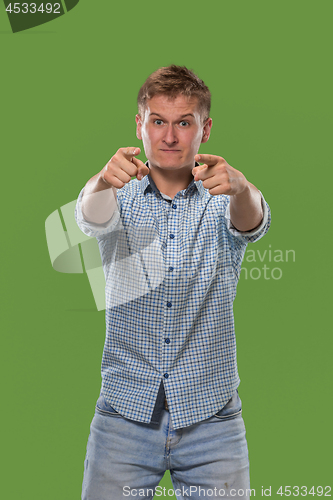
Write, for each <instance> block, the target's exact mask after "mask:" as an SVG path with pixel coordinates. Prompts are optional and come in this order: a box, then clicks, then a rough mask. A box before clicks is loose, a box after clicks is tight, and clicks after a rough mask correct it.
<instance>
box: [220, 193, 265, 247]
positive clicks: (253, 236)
mask: <svg viewBox="0 0 333 500" xmlns="http://www.w3.org/2000/svg"><path fill="white" fill-rule="evenodd" d="M259 193H260V196H261V206H262V210H263V217H262V221H261V223H260V224H259V226H257V227H256V228H254V229H252V230H251V231H239V230H238V229H236V228H235V226H234V225H233V224H232V222H231V220H230V203H229V204H228V206H227V209H226V213H225V217H226V220H227V228H228V230H229V232H230V233H231V234H232V235H233V236H236V237H239V238H242V239H245V240H248V241H255V240H257V239H259V238H261V236H263V235H264V234H265V233H266V232H267V231H268V228H269V221H270V211H269V207H268V205H267V203H266V201H265V198H264V197H263V195H262V193H261V192H260V191H259Z"/></svg>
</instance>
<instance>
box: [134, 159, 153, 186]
mask: <svg viewBox="0 0 333 500" xmlns="http://www.w3.org/2000/svg"><path fill="white" fill-rule="evenodd" d="M132 162H133V163H134V165H135V166H136V167H137V169H138V171H137V173H136V178H137V179H138V180H139V181H141V179H143V178H144V177H145V176H146V175H147V174H149V168H148V167H147V165H145V164H144V163H143V162H142V161H141V160H139V158H134V157H133V158H132Z"/></svg>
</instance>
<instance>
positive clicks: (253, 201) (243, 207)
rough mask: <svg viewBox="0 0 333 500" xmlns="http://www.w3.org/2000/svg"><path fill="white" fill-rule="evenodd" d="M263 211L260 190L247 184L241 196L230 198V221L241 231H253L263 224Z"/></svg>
mask: <svg viewBox="0 0 333 500" xmlns="http://www.w3.org/2000/svg"><path fill="white" fill-rule="evenodd" d="M262 218H263V210H262V206H261V195H260V192H259V191H258V189H257V188H256V187H255V186H254V185H253V184H251V183H250V182H248V183H247V187H246V188H245V189H244V191H242V192H241V193H240V194H236V195H232V196H230V220H231V222H232V224H233V226H235V228H236V229H238V230H239V231H251V230H252V229H255V228H256V227H257V226H259V224H260V223H261V221H262Z"/></svg>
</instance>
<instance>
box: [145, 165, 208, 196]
mask: <svg viewBox="0 0 333 500" xmlns="http://www.w3.org/2000/svg"><path fill="white" fill-rule="evenodd" d="M146 165H147V167H148V168H149V165H148V161H146ZM198 165H199V163H197V162H195V166H196V167H197V166H198ZM139 182H140V188H141V192H142V194H143V195H145V194H146V193H149V192H154V193H156V194H160V191H159V189H158V188H157V186H156V184H155V182H154V181H153V179H152V178H151V176H150V175H149V174H148V175H146V176H145V177H144V178H143V179H142V180H141V181H139ZM195 189H197V191H198V193H199V195H200V196H201V197H202V196H203V195H204V192H205V188H204V187H203V185H202V182H201V181H195V180H194V178H193V179H192V181H191V182H190V184H189V185H188V186H187V188H186V190H185V193H184V196H187V195H188V194H191V193H193V192H194V191H195Z"/></svg>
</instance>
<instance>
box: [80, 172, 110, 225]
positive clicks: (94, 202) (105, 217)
mask: <svg viewBox="0 0 333 500" xmlns="http://www.w3.org/2000/svg"><path fill="white" fill-rule="evenodd" d="M81 209H82V214H83V216H84V218H85V219H86V220H87V221H88V222H94V223H96V224H103V223H105V222H107V221H109V220H110V219H111V217H112V215H113V214H114V212H115V210H116V209H117V189H116V188H115V187H113V186H111V185H110V184H108V183H107V182H106V181H105V180H104V179H103V177H102V173H101V172H99V173H98V174H96V175H94V177H92V178H91V179H90V180H89V181H88V182H87V184H86V185H85V188H84V191H83V197H82V206H81Z"/></svg>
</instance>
